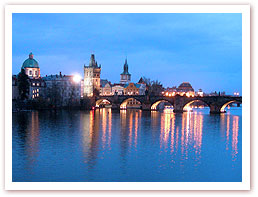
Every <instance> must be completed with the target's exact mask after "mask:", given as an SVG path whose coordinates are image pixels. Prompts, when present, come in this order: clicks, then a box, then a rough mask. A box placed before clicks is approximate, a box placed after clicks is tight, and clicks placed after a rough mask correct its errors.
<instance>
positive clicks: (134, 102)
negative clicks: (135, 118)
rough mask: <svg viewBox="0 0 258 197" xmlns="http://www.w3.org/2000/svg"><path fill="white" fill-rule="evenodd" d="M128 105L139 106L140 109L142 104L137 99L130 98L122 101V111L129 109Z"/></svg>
mask: <svg viewBox="0 0 258 197" xmlns="http://www.w3.org/2000/svg"><path fill="white" fill-rule="evenodd" d="M127 105H135V106H136V105H139V107H141V106H142V102H141V101H140V100H139V99H137V98H135V97H129V98H126V99H124V100H122V102H121V103H120V109H127Z"/></svg>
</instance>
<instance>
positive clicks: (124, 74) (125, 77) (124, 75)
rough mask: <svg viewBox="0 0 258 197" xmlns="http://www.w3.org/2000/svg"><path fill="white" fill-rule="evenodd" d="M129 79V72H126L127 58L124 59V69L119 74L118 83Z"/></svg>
mask: <svg viewBox="0 0 258 197" xmlns="http://www.w3.org/2000/svg"><path fill="white" fill-rule="evenodd" d="M130 81H131V74H130V73H129V72H128V64H127V59H125V63H124V71H123V72H122V73H121V74H120V83H122V84H126V83H130Z"/></svg>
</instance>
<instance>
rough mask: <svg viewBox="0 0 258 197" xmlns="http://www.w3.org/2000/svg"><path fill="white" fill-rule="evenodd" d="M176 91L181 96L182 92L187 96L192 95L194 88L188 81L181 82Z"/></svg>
mask: <svg viewBox="0 0 258 197" xmlns="http://www.w3.org/2000/svg"><path fill="white" fill-rule="evenodd" d="M177 92H178V93H179V94H180V95H181V96H183V95H184V94H186V95H187V96H194V89H193V87H192V86H191V84H190V83H189V82H183V83H181V84H180V85H179V86H178V88H177Z"/></svg>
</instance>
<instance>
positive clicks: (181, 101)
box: [92, 95, 242, 113]
mask: <svg viewBox="0 0 258 197" xmlns="http://www.w3.org/2000/svg"><path fill="white" fill-rule="evenodd" d="M132 98H134V99H136V100H137V101H139V102H140V103H141V109H142V110H155V109H156V106H157V105H158V104H159V103H160V102H166V101H167V102H169V103H170V104H171V105H173V107H174V112H180V113H181V112H183V111H184V107H186V106H188V105H190V104H192V103H194V102H196V101H202V102H203V103H205V104H206V105H208V106H209V108H210V113H223V112H225V111H224V108H225V107H226V106H227V105H228V104H230V103H239V104H240V103H242V97H235V96H234V97H233V96H203V97H199V96H195V97H187V96H179V95H176V96H174V97H166V96H147V95H114V96H97V97H94V99H93V103H92V105H93V106H96V105H99V104H100V103H101V102H102V101H103V100H107V101H109V102H110V104H112V109H120V105H121V104H122V103H124V102H127V101H128V100H129V99H132Z"/></svg>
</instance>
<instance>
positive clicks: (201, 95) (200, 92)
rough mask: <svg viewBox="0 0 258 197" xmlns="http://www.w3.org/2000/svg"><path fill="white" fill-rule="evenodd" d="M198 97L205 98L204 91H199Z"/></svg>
mask: <svg viewBox="0 0 258 197" xmlns="http://www.w3.org/2000/svg"><path fill="white" fill-rule="evenodd" d="M197 95H198V96H200V97H203V95H204V93H203V91H202V89H199V90H198V92H197Z"/></svg>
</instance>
